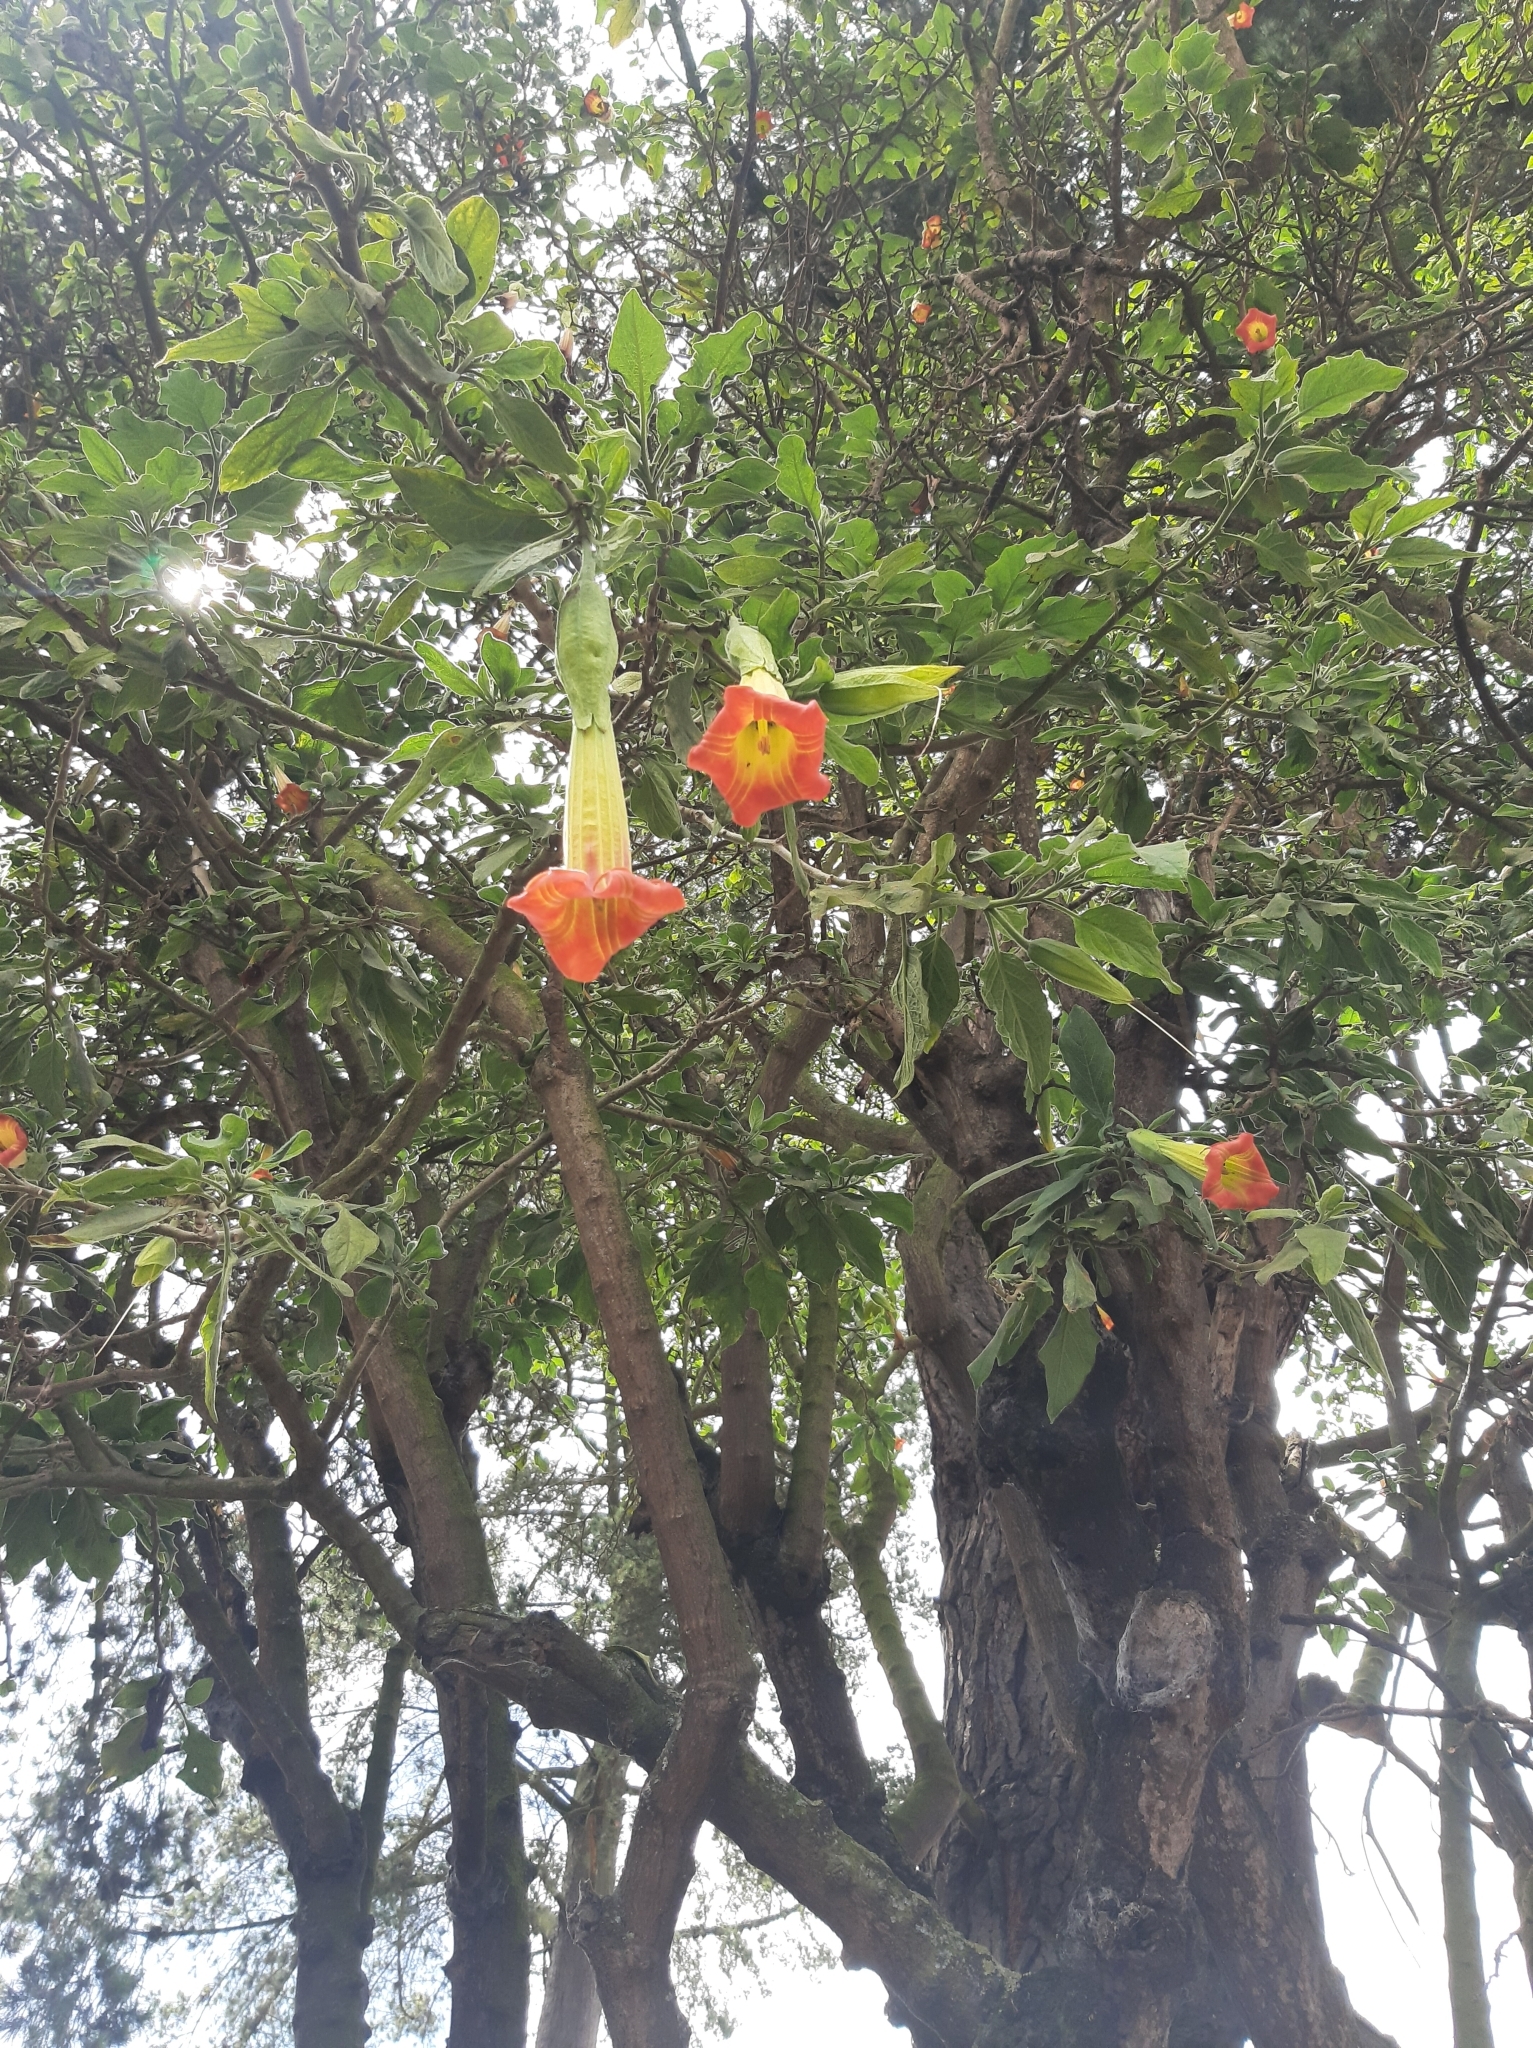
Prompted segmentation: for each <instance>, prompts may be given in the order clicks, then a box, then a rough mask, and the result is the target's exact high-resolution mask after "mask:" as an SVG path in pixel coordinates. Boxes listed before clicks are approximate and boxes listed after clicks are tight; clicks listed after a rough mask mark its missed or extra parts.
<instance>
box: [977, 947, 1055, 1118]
mask: <svg viewBox="0 0 1533 2048" xmlns="http://www.w3.org/2000/svg"><path fill="white" fill-rule="evenodd" d="M979 992H980V994H981V995H982V996H983V997H984V999H985V1001H986V1003H987V1004H988V1005H989V1007H990V1010H991V1012H992V1014H993V1015H994V1017H995V1024H996V1029H997V1030H998V1031H999V1032H1000V1034H1001V1040H1002V1043H1003V1044H1004V1045H1005V1046H1006V1048H1007V1050H1008V1051H1010V1052H1014V1053H1015V1054H1016V1056H1017V1058H1018V1059H1021V1060H1026V1062H1027V1086H1028V1093H1029V1094H1030V1095H1036V1094H1037V1093H1038V1090H1039V1089H1040V1088H1041V1087H1042V1086H1043V1085H1044V1083H1045V1082H1046V1081H1047V1080H1048V1078H1049V1068H1050V1066H1051V1065H1052V1063H1053V1058H1054V1026H1053V1020H1052V1019H1051V1017H1050V1016H1049V1003H1048V997H1047V996H1046V995H1045V994H1044V992H1043V983H1042V982H1041V981H1040V980H1039V979H1038V977H1037V975H1036V974H1034V972H1033V970H1032V969H1031V968H1030V967H1027V966H1025V965H1024V964H1023V962H1022V961H1020V960H1019V959H1018V958H1017V957H1016V955H1015V954H1014V953H1008V952H1006V951H1004V950H1003V948H1001V947H1000V946H994V947H992V948H991V950H990V952H989V953H988V954H987V955H986V956H985V964H984V965H983V967H981V968H980V970H979Z"/></svg>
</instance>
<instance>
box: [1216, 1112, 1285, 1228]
mask: <svg viewBox="0 0 1533 2048" xmlns="http://www.w3.org/2000/svg"><path fill="white" fill-rule="evenodd" d="M1203 1194H1204V1196H1205V1198H1206V1199H1207V1200H1208V1201H1210V1202H1212V1203H1213V1205H1214V1207H1215V1208H1216V1209H1266V1208H1268V1207H1270V1205H1271V1204H1272V1203H1273V1202H1275V1201H1276V1200H1277V1196H1278V1184H1277V1182H1276V1181H1275V1180H1274V1179H1273V1178H1272V1175H1271V1174H1270V1173H1269V1172H1268V1171H1267V1162H1266V1160H1265V1159H1263V1157H1262V1155H1261V1154H1260V1152H1258V1151H1257V1149H1256V1140H1255V1139H1254V1138H1253V1137H1252V1136H1251V1133H1250V1132H1249V1131H1242V1132H1241V1133H1240V1136H1239V1137H1238V1138H1227V1139H1226V1140H1225V1141H1224V1143H1223V1144H1220V1145H1210V1146H1209V1148H1208V1166H1207V1170H1206V1172H1205V1173H1204V1175H1203Z"/></svg>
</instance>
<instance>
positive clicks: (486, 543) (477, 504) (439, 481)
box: [391, 467, 553, 590]
mask: <svg viewBox="0 0 1533 2048" xmlns="http://www.w3.org/2000/svg"><path fill="white" fill-rule="evenodd" d="M391 474H392V476H393V478H394V481H395V483H396V484H397V485H398V486H399V495H400V496H401V497H402V498H403V499H404V501H405V503H406V505H408V506H409V508H410V510H411V511H412V512H413V513H414V514H415V517H416V518H417V519H420V520H423V521H424V522H425V524H426V525H427V526H429V527H430V528H431V530H432V532H433V533H436V534H440V535H441V537H442V539H443V540H445V541H447V542H449V543H450V544H451V545H453V546H454V547H458V546H462V547H472V548H474V549H476V550H478V551H479V553H480V554H481V555H482V556H483V557H484V559H483V561H482V563H481V566H480V569H479V572H478V573H479V574H480V575H483V574H484V573H485V572H486V571H487V570H488V569H489V568H490V567H491V566H492V564H493V563H494V562H496V561H497V560H499V558H500V557H501V556H503V555H508V554H510V552H511V551H512V549H513V548H522V547H526V546H527V545H528V544H529V543H530V542H532V541H535V540H546V539H547V538H548V536H549V535H550V534H551V533H552V532H553V527H552V526H551V525H550V524H549V522H548V521H547V520H546V519H545V518H543V516H542V515H541V513H539V512H536V511H534V510H533V508H532V507H531V506H530V505H521V504H517V503H516V502H515V501H514V500H513V499H510V498H507V497H504V496H502V495H501V493H500V492H499V491H492V490H491V489H490V488H489V486H488V485H487V484H471V483H470V482H469V481H468V480H467V478H466V477H461V476H452V475H450V474H449V473H448V472H447V471H446V470H441V469H410V468H404V467H400V468H397V469H395V470H393V471H392V472H391ZM441 566H442V564H441V560H440V558H439V559H438V561H437V562H435V563H433V564H432V565H431V570H432V571H436V570H440V568H441ZM420 573H421V579H422V581H423V582H425V581H427V580H428V572H420ZM462 588H464V589H465V590H466V589H470V588H472V584H470V583H466V584H464V585H463V586H462Z"/></svg>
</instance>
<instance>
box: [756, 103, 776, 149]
mask: <svg viewBox="0 0 1533 2048" xmlns="http://www.w3.org/2000/svg"><path fill="white" fill-rule="evenodd" d="M771 132H772V109H771V108H770V107H758V108H757V109H756V140H757V141H758V142H765V141H766V139H767V137H768V136H769V135H770V134H771Z"/></svg>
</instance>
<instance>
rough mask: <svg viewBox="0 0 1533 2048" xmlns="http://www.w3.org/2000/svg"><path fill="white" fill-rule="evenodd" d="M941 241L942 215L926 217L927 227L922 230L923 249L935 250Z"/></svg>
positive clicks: (936, 214)
mask: <svg viewBox="0 0 1533 2048" xmlns="http://www.w3.org/2000/svg"><path fill="white" fill-rule="evenodd" d="M941 240H942V215H941V214H940V213H929V214H928V215H927V216H926V225H925V227H924V228H922V230H921V247H922V248H923V249H935V248H936V246H937V244H938V243H939V242H940V241H941Z"/></svg>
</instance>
